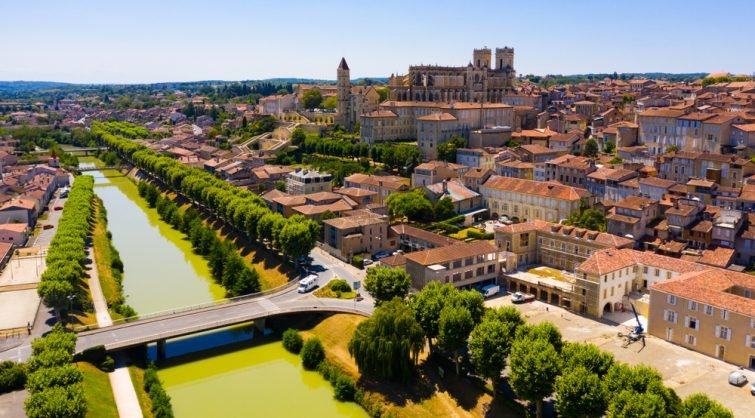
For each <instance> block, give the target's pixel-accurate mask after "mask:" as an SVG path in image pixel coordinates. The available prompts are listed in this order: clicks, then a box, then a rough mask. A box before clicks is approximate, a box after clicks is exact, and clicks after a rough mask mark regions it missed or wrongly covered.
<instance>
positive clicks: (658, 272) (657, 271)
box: [655, 269, 661, 277]
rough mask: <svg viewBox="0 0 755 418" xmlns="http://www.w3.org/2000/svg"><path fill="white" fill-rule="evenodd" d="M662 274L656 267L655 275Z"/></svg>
mask: <svg viewBox="0 0 755 418" xmlns="http://www.w3.org/2000/svg"><path fill="white" fill-rule="evenodd" d="M660 275H661V271H660V270H658V269H655V277H658V276H660Z"/></svg>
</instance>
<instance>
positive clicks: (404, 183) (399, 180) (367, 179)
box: [343, 173, 409, 204]
mask: <svg viewBox="0 0 755 418" xmlns="http://www.w3.org/2000/svg"><path fill="white" fill-rule="evenodd" d="M343 183H344V187H356V188H358V189H363V190H369V191H373V192H375V193H377V195H376V196H375V202H376V203H378V204H384V203H385V200H386V199H388V196H390V195H391V193H396V192H405V191H407V190H409V180H407V179H405V178H403V177H398V176H376V175H371V174H370V175H368V174H361V173H354V174H352V175H350V176H348V177H346V178H344V179H343Z"/></svg>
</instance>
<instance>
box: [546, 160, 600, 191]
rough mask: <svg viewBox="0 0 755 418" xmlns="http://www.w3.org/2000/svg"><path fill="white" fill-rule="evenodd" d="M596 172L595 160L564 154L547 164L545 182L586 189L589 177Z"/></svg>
mask: <svg viewBox="0 0 755 418" xmlns="http://www.w3.org/2000/svg"><path fill="white" fill-rule="evenodd" d="M595 170H596V167H595V161H594V160H592V159H590V158H587V157H577V156H574V155H571V154H564V155H561V156H558V157H556V158H554V159H552V160H550V161H546V162H545V181H557V182H559V183H561V184H564V185H567V186H573V187H580V188H586V184H587V175H588V174H590V173H592V172H593V171H595Z"/></svg>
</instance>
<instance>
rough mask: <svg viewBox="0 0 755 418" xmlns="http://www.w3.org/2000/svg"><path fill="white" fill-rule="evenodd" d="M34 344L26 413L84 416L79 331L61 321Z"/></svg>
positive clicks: (40, 417) (38, 416)
mask: <svg viewBox="0 0 755 418" xmlns="http://www.w3.org/2000/svg"><path fill="white" fill-rule="evenodd" d="M48 269H49V268H48ZM31 346H32V355H31V358H29V362H28V364H27V367H28V370H29V377H28V380H27V381H26V389H27V390H28V391H29V393H30V396H29V398H28V399H26V402H25V403H24V409H25V411H26V415H27V416H28V417H29V418H48V417H68V418H78V417H84V416H85V415H86V411H87V402H86V398H85V397H84V388H83V386H82V381H83V380H84V376H83V374H82V373H81V370H79V369H78V368H77V367H76V365H75V364H73V363H72V360H73V353H74V349H75V347H76V334H73V333H67V332H65V331H64V330H63V328H62V327H61V326H60V324H58V325H56V326H55V327H54V328H53V330H52V332H51V333H49V334H48V335H47V336H45V337H43V338H37V339H35V340H34V341H33V342H32V345H31Z"/></svg>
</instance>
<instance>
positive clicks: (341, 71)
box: [336, 58, 354, 130]
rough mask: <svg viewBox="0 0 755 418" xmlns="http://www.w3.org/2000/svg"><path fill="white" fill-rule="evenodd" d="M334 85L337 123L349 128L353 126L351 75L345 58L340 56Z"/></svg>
mask: <svg viewBox="0 0 755 418" xmlns="http://www.w3.org/2000/svg"><path fill="white" fill-rule="evenodd" d="M336 80H337V82H336V87H337V89H338V123H339V124H340V125H341V126H343V127H344V128H346V129H348V130H350V129H352V128H353V127H354V120H353V118H354V115H352V113H353V112H352V109H351V76H350V75H349V64H346V58H341V63H340V64H338V77H337V79H336Z"/></svg>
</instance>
